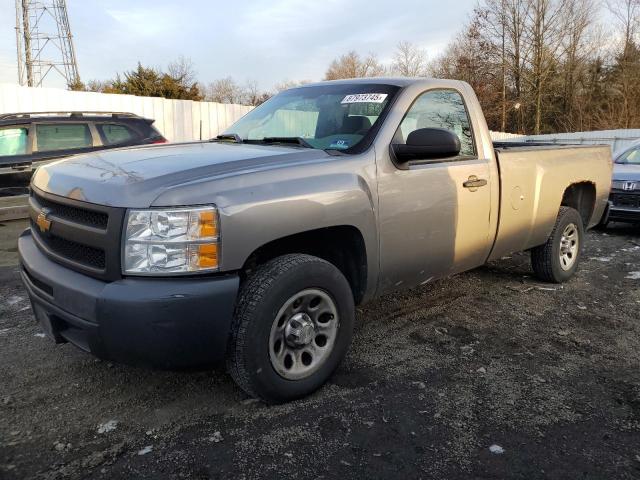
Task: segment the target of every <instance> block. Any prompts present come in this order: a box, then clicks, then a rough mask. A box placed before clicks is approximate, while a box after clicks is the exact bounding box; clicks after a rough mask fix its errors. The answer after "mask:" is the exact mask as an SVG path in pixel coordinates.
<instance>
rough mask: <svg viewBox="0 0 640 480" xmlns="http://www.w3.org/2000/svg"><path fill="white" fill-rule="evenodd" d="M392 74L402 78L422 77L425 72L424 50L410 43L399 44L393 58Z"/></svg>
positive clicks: (425, 59)
mask: <svg viewBox="0 0 640 480" xmlns="http://www.w3.org/2000/svg"><path fill="white" fill-rule="evenodd" d="M392 71H393V73H395V74H397V75H400V76H402V77H422V76H425V75H426V71H427V55H426V52H425V51H424V49H422V48H419V47H417V46H416V45H414V44H413V43H410V42H400V43H398V46H397V47H396V52H395V54H394V56H393V65H392Z"/></svg>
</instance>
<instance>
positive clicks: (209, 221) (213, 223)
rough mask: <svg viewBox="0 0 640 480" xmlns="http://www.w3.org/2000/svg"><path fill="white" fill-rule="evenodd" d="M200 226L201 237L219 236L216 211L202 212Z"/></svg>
mask: <svg viewBox="0 0 640 480" xmlns="http://www.w3.org/2000/svg"><path fill="white" fill-rule="evenodd" d="M198 224H199V226H200V237H217V236H218V223H217V218H216V213H215V211H213V210H205V211H202V212H200V218H199V222H198Z"/></svg>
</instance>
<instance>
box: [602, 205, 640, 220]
mask: <svg viewBox="0 0 640 480" xmlns="http://www.w3.org/2000/svg"><path fill="white" fill-rule="evenodd" d="M609 221H611V222H631V223H636V222H638V223H640V208H627V207H616V206H612V207H611V208H610V209H609Z"/></svg>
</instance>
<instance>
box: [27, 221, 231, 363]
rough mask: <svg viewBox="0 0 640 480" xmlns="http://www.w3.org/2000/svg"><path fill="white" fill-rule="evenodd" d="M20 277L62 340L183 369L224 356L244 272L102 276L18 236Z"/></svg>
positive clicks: (39, 315)
mask: <svg viewBox="0 0 640 480" xmlns="http://www.w3.org/2000/svg"><path fill="white" fill-rule="evenodd" d="M18 251H19V254H20V263H21V267H22V268H21V276H22V281H23V282H24V285H25V287H26V289H27V292H28V294H29V298H30V299H31V303H32V305H33V311H34V314H35V316H36V319H37V320H38V322H39V323H40V324H41V325H42V327H43V329H44V330H45V332H47V334H48V335H49V336H50V337H51V338H53V339H54V340H55V341H56V342H58V343H63V342H70V343H72V344H74V345H75V346H77V347H79V348H81V349H82V350H85V351H87V352H90V353H92V354H94V355H96V356H97V357H99V358H103V359H106V360H113V361H116V362H122V363H127V364H131V365H144V366H152V367H160V368H181V367H189V366H196V365H206V364H212V363H215V362H218V361H220V360H222V359H223V358H224V354H225V350H226V346H227V339H228V334H229V328H230V326H231V320H232V317H233V310H234V306H235V301H236V295H237V291H238V286H239V277H238V275H235V274H231V275H217V276H213V277H212V276H207V277H199V278H194V277H191V278H153V279H152V278H123V279H121V280H117V281H113V282H105V281H102V280H97V279H94V278H92V277H89V276H87V275H83V274H81V273H78V272H75V271H73V270H70V269H68V268H65V267H63V266H61V265H59V264H57V263H55V262H53V261H52V260H50V259H49V258H48V257H47V256H45V255H44V254H43V253H42V252H41V251H40V250H39V249H38V248H37V246H36V244H35V242H34V240H33V237H32V236H31V231H30V230H26V231H25V232H23V234H22V235H21V236H20V238H19V239H18Z"/></svg>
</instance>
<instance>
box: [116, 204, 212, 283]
mask: <svg viewBox="0 0 640 480" xmlns="http://www.w3.org/2000/svg"><path fill="white" fill-rule="evenodd" d="M219 238H220V237H219V232H218V211H217V210H216V209H215V208H214V207H199V208H175V209H170V210H164V209H151V210H129V212H128V214H127V222H126V229H125V237H124V250H123V253H122V269H123V273H124V274H134V275H136V274H138V275H170V274H176V273H178V274H179V273H191V272H206V271H215V270H217V269H218V252H219Z"/></svg>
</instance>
